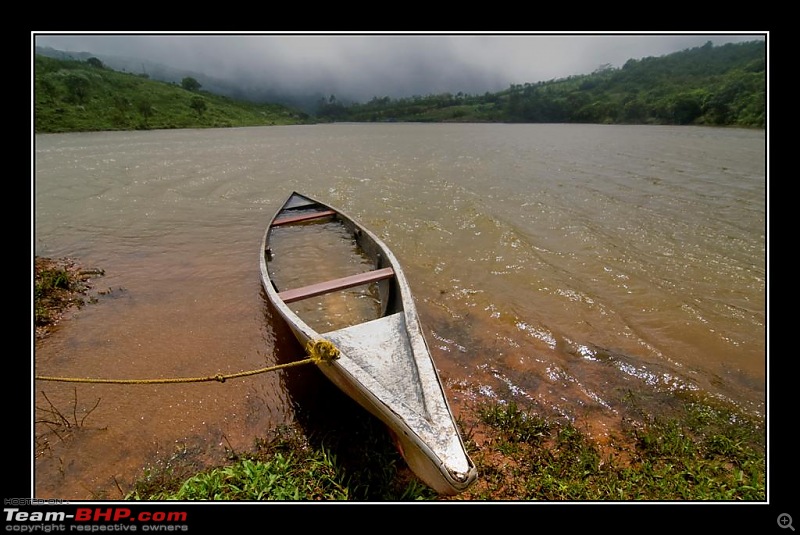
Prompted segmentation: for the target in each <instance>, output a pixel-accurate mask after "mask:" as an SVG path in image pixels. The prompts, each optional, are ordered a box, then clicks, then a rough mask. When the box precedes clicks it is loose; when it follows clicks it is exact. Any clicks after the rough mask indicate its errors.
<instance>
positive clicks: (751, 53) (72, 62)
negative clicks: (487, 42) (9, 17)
mask: <svg viewBox="0 0 800 535" xmlns="http://www.w3.org/2000/svg"><path fill="white" fill-rule="evenodd" d="M55 56H58V54H57V53H56V51H50V52H49V55H48V56H45V55H43V54H38V53H37V54H36V55H35V60H34V61H35V64H34V67H35V69H34V83H35V91H34V97H35V104H34V106H35V108H34V112H35V113H34V130H35V131H36V132H72V131H96V130H132V129H150V128H207V127H231V126H262V125H279V124H303V123H309V122H317V121H319V122H336V121H348V122H376V121H414V122H473V123H475V122H505V123H515V122H516V123H602V124H678V125H711V126H738V127H752V128H764V127H765V126H766V120H767V119H766V116H767V82H766V80H767V54H766V42H765V41H752V42H745V43H729V44H725V45H722V46H717V47H715V46H713V45H712V43H711V42H708V43H706V44H705V45H704V46H702V47H696V48H692V49H687V50H684V51H681V52H676V53H674V54H669V55H666V56H661V57H658V58H656V57H648V58H643V59H641V60H633V59H632V60H629V61H628V62H627V63H625V65H623V66H622V67H621V68H611V67H603V68H599V69H597V70H596V71H595V72H593V73H590V74H585V75H579V76H571V77H568V78H564V79H557V80H550V81H544V82H536V83H524V84H511V85H510V86H509V88H508V89H507V90H504V91H500V92H497V93H488V92H487V93H485V94H483V95H469V94H465V93H462V92H459V93H457V94H455V95H453V94H450V93H444V94H438V95H428V96H424V97H423V96H413V97H408V98H400V99H391V98H389V97H382V98H381V97H377V96H376V97H374V98H373V99H372V100H370V101H369V102H367V103H356V104H344V103H342V102H339V101H336V100H335V97H333V96H331V97H330V98H329V99H320V101H319V102H318V104H317V106H316V110H315V115H313V116H312V115H309V114H308V113H306V112H304V111H300V110H298V109H294V108H291V107H289V106H286V105H283V104H263V103H254V102H251V101H248V100H242V99H236V98H233V97H229V96H223V95H220V94H218V93H215V92H214V91H207V90H203V88H202V86H201V85H200V83H199V82H197V79H196V78H195V77H193V76H185V77H184V78H183V79H182V80H181V81H180V83H178V82H175V81H173V82H165V81H157V80H152V79H150V77H149V76H148V75H146V74H131V73H126V72H119V71H115V70H113V69H109V68H108V67H107V66H106V65H104V64H103V63H102V62H101V61H100V60H99V59H98V58H97V57H89V56H88V55H87V57H86V59H85V60H76V59H73V58H66V57H61V58H59V57H55ZM214 87H216V86H214Z"/></svg>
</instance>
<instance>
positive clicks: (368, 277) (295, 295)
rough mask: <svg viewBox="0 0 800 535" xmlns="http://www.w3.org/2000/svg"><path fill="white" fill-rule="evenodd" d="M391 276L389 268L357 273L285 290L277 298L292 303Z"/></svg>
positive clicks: (391, 271)
mask: <svg viewBox="0 0 800 535" xmlns="http://www.w3.org/2000/svg"><path fill="white" fill-rule="evenodd" d="M393 276H394V270H393V269H392V268H390V267H386V268H382V269H375V270H373V271H367V272H365V273H358V274H356V275H350V276H347V277H342V278H340V279H332V280H329V281H325V282H319V283H317V284H309V285H308V286H302V287H300V288H293V289H291V290H286V291H283V292H280V293H279V294H278V297H280V298H281V299H282V300H283V302H284V303H292V302H294V301H299V300H301V299H307V298H309V297H315V296H318V295H322V294H326V293H330V292H335V291H336V290H344V289H346V288H352V287H353V286H360V285H362V284H369V283H371V282H377V281H379V280H383V279H388V278H390V277H393Z"/></svg>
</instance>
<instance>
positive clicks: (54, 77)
mask: <svg viewBox="0 0 800 535" xmlns="http://www.w3.org/2000/svg"><path fill="white" fill-rule="evenodd" d="M34 112H35V113H34V131H35V132H37V133H48V132H49V133H52V132H90V131H101V130H146V129H161V128H212V127H213V128H219V127H234V126H263V125H285V124H301V123H303V122H306V121H307V120H308V116H307V115H306V114H304V113H303V112H299V111H295V110H291V109H289V108H287V107H285V106H281V105H277V104H254V103H250V102H241V101H234V100H232V99H229V98H227V97H223V96H218V95H213V94H211V93H208V92H204V91H201V89H200V84H199V83H198V82H197V80H194V79H193V78H190V77H187V78H185V79H184V80H183V81H182V83H181V85H176V84H169V83H165V82H158V81H154V80H150V79H148V78H147V77H144V76H140V75H135V74H129V73H122V72H117V71H114V70H111V69H108V68H106V67H105V66H104V65H103V64H102V62H100V61H99V60H98V59H97V58H89V59H88V60H87V61H75V60H60V59H54V58H49V57H46V56H42V55H38V54H37V55H36V57H35V60H34Z"/></svg>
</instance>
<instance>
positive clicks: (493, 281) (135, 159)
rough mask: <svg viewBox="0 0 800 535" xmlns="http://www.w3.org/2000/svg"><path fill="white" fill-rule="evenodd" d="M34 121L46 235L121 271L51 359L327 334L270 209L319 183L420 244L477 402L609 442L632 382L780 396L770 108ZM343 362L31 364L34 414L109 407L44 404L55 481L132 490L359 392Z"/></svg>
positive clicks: (438, 336)
mask: <svg viewBox="0 0 800 535" xmlns="http://www.w3.org/2000/svg"><path fill="white" fill-rule="evenodd" d="M34 143H35V146H34V161H33V164H34V181H33V192H32V194H33V201H34V221H33V223H34V227H33V234H32V239H33V250H34V253H35V254H37V255H42V256H50V257H55V258H58V257H62V256H68V257H72V258H76V259H78V260H79V261H80V262H81V264H83V265H84V266H87V267H97V268H101V269H103V270H104V271H105V275H104V276H102V277H98V278H96V279H94V281H93V284H94V290H95V292H97V293H98V301H97V302H96V303H94V304H91V305H89V306H86V307H83V308H82V309H80V310H78V311H76V312H75V313H74V314H73V315H72V317H71V318H70V319H68V320H67V321H64V322H63V323H62V324H61V326H60V327H59V328H58V330H57V331H56V332H55V333H54V334H53V335H52V336H51V337H50V338H49V339H48V340H46V342H45V343H43V344H35V345H34V344H32V359H33V364H34V371H35V374H38V375H48V376H66V377H92V378H121V379H143V378H144V379H151V378H174V377H198V376H209V375H214V374H216V373H223V374H230V373H237V372H241V371H245V370H251V369H258V368H261V367H264V366H268V365H271V364H274V363H276V362H280V361H286V360H291V359H293V358H295V357H297V358H299V357H302V355H301V354H297V355H296V353H300V351H299V348H298V347H297V346H296V345H294V344H293V341H292V340H291V339H290V338H287V337H286V334H287V333H286V331H285V328H284V327H282V326H281V325H280V323H279V322H278V321H277V319H276V318H277V315H275V314H273V313H272V311H271V309H270V307H269V305H268V304H267V302H266V299H265V296H264V294H263V292H262V291H261V288H260V284H261V283H260V279H259V271H258V255H259V248H260V242H261V238H262V234H263V231H264V227H265V225H266V224H267V222H268V221H269V218H270V217H271V216H272V215H273V213H274V212H275V210H277V208H278V207H279V206H280V204H281V202H282V201H283V200H284V199H285V198H286V196H287V195H288V194H289V193H290V192H291V191H292V190H297V191H300V192H304V193H308V194H310V195H312V196H315V197H317V198H320V199H321V200H324V201H326V202H328V203H330V204H333V205H334V206H337V207H340V208H342V209H344V210H345V211H347V212H348V213H349V214H350V215H352V216H354V217H356V218H357V219H359V220H360V221H361V222H362V223H364V224H365V225H366V226H367V227H369V228H370V229H371V230H373V231H374V232H376V234H378V235H379V236H380V237H381V238H382V239H383V240H384V241H385V242H386V243H387V244H388V245H389V247H391V248H392V250H393V251H394V253H395V255H396V256H397V257H398V258H399V259H400V262H401V263H402V264H403V267H404V270H405V272H406V275H407V276H408V278H409V282H410V284H411V287H412V290H413V292H414V295H415V298H416V300H417V306H418V311H419V313H420V317H421V319H422V321H423V326H424V328H425V331H426V332H425V334H426V336H427V338H428V342H429V345H430V346H431V349H432V352H433V356H434V359H435V361H436V364H437V367H438V368H439V370H440V373H441V376H442V379H443V382H444V383H445V387H446V389H447V391H448V393H449V396H450V401H451V403H452V404H453V406H454V411H455V412H456V413H458V412H459V410H461V407H463V406H465V404H467V403H471V402H473V401H476V400H515V401H519V402H529V403H535V404H538V405H539V406H545V407H548V408H549V409H551V410H553V411H555V412H556V413H558V414H562V415H564V416H565V417H569V418H571V419H573V420H574V421H576V422H577V423H579V424H580V425H585V426H586V427H587V428H588V429H590V430H591V432H592V433H594V434H595V435H596V436H597V437H598V438H599V439H601V440H602V439H603V438H604V437H608V436H610V435H611V434H613V432H614V431H615V428H616V427H617V426H618V424H619V422H620V419H621V418H622V417H623V405H624V402H623V400H624V398H625V395H626V394H627V393H629V392H637V393H640V394H641V396H642V398H643V399H645V400H647V399H652V400H658V402H661V401H663V396H669V395H671V394H674V393H676V392H680V391H683V390H686V391H696V392H702V393H707V394H708V395H711V396H715V397H718V398H721V399H724V400H728V401H731V402H733V403H736V404H737V405H739V406H740V407H741V408H742V409H743V410H746V411H748V412H751V413H753V414H756V415H763V414H764V410H765V409H764V407H765V401H766V400H765V397H766V387H767V374H766V362H767V352H766V348H767V343H766V339H767V337H766V333H767V328H766V277H767V269H766V242H767V239H766V191H767V179H766V142H765V133H764V132H763V131H757V130H741V129H715V128H697V127H649V126H648V127H646V126H597V125H594V126H589V125H421V124H388V125H344V124H342V125H315V126H298V127H271V128H241V129H212V130H179V131H153V132H118V133H87V134H48V135H37V136H35V140H34ZM311 262H312V263H313V262H314V261H313V260H311ZM318 262H319V265H322V264H324V259H319V260H318ZM100 291H102V292H101V293H100ZM298 378H299V380H298ZM317 379H318V378H317V377H316V376H315V375H314V374H313V373H309V372H308V371H303V372H293V373H291V374H288V373H271V374H263V375H258V376H254V377H249V378H243V379H236V380H230V381H227V382H225V383H216V382H204V383H191V384H175V385H146V384H144V385H125V386H120V385H113V384H112V385H109V384H77V385H76V384H71V383H55V382H47V381H35V380H33V379H32V378H31V390H32V395H33V397H34V405H35V409H34V408H32V411H31V418H32V420H36V419H39V420H41V419H47V418H50V417H53V416H54V414H55V412H58V413H60V414H62V415H63V416H65V417H66V418H67V420H69V421H71V422H73V424H74V422H76V421H80V420H83V421H82V422H81V425H80V426H79V428H77V429H75V427H76V426H75V425H73V429H71V430H69V431H68V432H62V433H61V435H56V434H54V433H48V434H45V433H44V432H45V431H46V430H47V429H45V428H43V427H42V425H43V424H38V425H37V426H36V430H35V431H34V434H35V435H37V437H44V438H45V439H44V440H36V441H34V440H32V442H34V444H35V445H34V447H33V448H32V449H33V451H31V455H30V457H31V467H32V471H33V478H32V479H33V489H32V494H33V496H35V497H38V498H54V497H55V498H64V499H95V498H98V497H108V498H112V499H116V498H119V497H120V490H122V491H123V492H124V491H127V490H129V489H130V487H131V484H132V482H133V481H134V480H135V479H136V478H137V477H139V476H141V475H142V473H143V470H144V469H145V467H147V466H148V465H149V464H150V463H153V462H155V460H157V459H159V458H164V457H169V456H170V455H174V454H176V452H181V451H191V452H192V454H193V455H194V456H195V457H196V458H197V459H198V461H199V462H201V463H206V464H213V463H216V462H221V461H222V460H224V458H225V455H226V452H227V451H228V450H229V449H231V448H233V449H234V450H237V451H243V450H246V449H248V448H250V447H252V445H253V443H254V441H255V440H257V439H258V438H259V437H264V436H267V435H268V433H269V430H270V429H274V428H275V426H277V425H280V424H282V423H289V422H292V421H295V420H296V419H297V418H298V411H308V410H313V407H314V404H315V403H322V404H323V405H324V404H325V401H326V400H325V399H323V400H322V401H320V400H319V398H318V397H317V396H323V395H324V396H332V398H331V399H334V400H338V401H339V402H341V400H340V399H338V398H336V395H335V393H331V392H330V391H329V390H326V387H325V386H322V385H321V384H320V383H318V382H317ZM323 384H324V383H323ZM653 402H656V401H653ZM95 405H96V407H95ZM345 405H346V404H345ZM342 410H352V408H348V409H346V408H344V406H343V409H342ZM54 411H55V412H54ZM84 416H85V419H83V418H84Z"/></svg>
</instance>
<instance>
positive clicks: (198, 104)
mask: <svg viewBox="0 0 800 535" xmlns="http://www.w3.org/2000/svg"><path fill="white" fill-rule="evenodd" d="M189 106H190V107H191V108H192V109H193V110H194V111H196V112H197V116H198V117H200V116H202V115H203V112H204V111H206V108H207V106H206V99H204V98H203V97H199V96H197V97H192V101H191V102H190V103H189Z"/></svg>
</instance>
